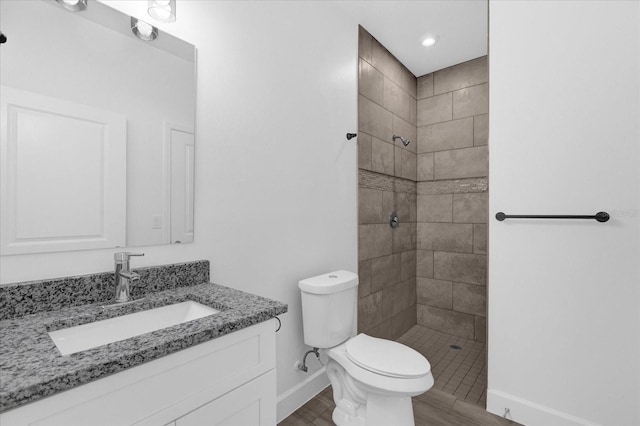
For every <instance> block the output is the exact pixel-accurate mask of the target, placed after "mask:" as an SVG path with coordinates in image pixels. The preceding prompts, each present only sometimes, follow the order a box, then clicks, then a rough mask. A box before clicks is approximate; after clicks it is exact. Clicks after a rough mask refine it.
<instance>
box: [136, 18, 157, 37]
mask: <svg viewBox="0 0 640 426" xmlns="http://www.w3.org/2000/svg"><path fill="white" fill-rule="evenodd" d="M136 27H137V28H138V32H139V33H140V35H141V36H143V37H149V36H150V35H151V33H152V32H153V27H152V26H151V25H149V24H147V23H146V22H144V21H138V24H137V25H136Z"/></svg>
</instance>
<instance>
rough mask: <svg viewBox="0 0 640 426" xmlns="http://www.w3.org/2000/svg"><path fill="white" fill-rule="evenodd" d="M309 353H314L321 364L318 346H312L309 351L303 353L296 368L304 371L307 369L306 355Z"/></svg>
mask: <svg viewBox="0 0 640 426" xmlns="http://www.w3.org/2000/svg"><path fill="white" fill-rule="evenodd" d="M310 353H314V354H316V358H318V362H320V364H322V361H321V360H320V352H319V349H318V348H313V349H311V350H310V351H307V352H305V353H304V356H303V357H302V364H298V370H302V371H304V372H305V373H306V372H307V371H308V370H309V368H308V367H307V355H309V354H310Z"/></svg>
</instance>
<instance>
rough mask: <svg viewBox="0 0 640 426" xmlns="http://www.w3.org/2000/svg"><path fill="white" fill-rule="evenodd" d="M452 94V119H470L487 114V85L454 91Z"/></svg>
mask: <svg viewBox="0 0 640 426" xmlns="http://www.w3.org/2000/svg"><path fill="white" fill-rule="evenodd" d="M452 93H453V118H463V117H471V116H474V115H480V114H487V113H488V112H489V85H488V84H487V83H485V84H481V85H479V86H473V87H468V88H466V89H460V90H456V91H455V92H452Z"/></svg>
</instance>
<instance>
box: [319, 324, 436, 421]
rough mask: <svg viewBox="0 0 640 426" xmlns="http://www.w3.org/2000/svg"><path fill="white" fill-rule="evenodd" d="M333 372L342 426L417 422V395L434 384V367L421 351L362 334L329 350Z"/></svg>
mask: <svg viewBox="0 0 640 426" xmlns="http://www.w3.org/2000/svg"><path fill="white" fill-rule="evenodd" d="M327 356H328V358H329V361H328V363H327V375H328V376H329V381H330V382H331V386H332V387H333V397H334V401H335V403H336V408H335V409H334V411H333V416H332V418H333V421H334V423H336V424H337V425H339V426H342V425H380V426H383V425H384V426H388V425H397V426H404V425H414V420H413V406H412V404H411V397H412V396H416V395H420V394H422V393H424V392H426V391H427V390H429V389H430V388H431V387H432V386H433V382H434V380H433V375H432V374H431V366H430V365H429V362H428V361H427V359H426V358H425V357H423V356H422V355H421V354H420V353H418V352H416V351H415V350H413V349H411V348H409V347H407V346H405V345H402V344H400V343H397V342H393V341H390V340H385V339H378V338H375V337H370V336H368V335H366V334H359V335H357V336H356V337H354V338H352V339H349V340H348V341H347V342H345V343H343V344H340V345H338V346H336V347H334V348H331V349H329V350H328V351H327Z"/></svg>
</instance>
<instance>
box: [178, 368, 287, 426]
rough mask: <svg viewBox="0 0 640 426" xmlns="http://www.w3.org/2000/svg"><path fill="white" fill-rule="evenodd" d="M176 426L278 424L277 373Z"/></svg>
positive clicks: (197, 411) (247, 386)
mask: <svg viewBox="0 0 640 426" xmlns="http://www.w3.org/2000/svg"><path fill="white" fill-rule="evenodd" d="M175 424H176V426H202V425H212V426H213V425H215V426H238V425H247V426H249V425H251V426H259V425H265V426H266V425H269V426H272V425H275V424H276V372H275V370H271V371H269V372H268V373H265V374H263V375H262V376H260V377H258V378H256V379H254V380H252V381H250V382H249V383H247V384H245V385H242V386H240V387H239V388H237V389H234V390H232V391H231V392H229V393H227V394H226V395H223V396H221V397H220V398H218V399H216V400H215V401H211V402H210V403H208V404H205V405H203V406H202V407H200V408H198V409H197V410H194V411H192V412H191V413H189V414H187V415H186V416H183V417H180V418H179V419H178V420H176V423H175Z"/></svg>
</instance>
